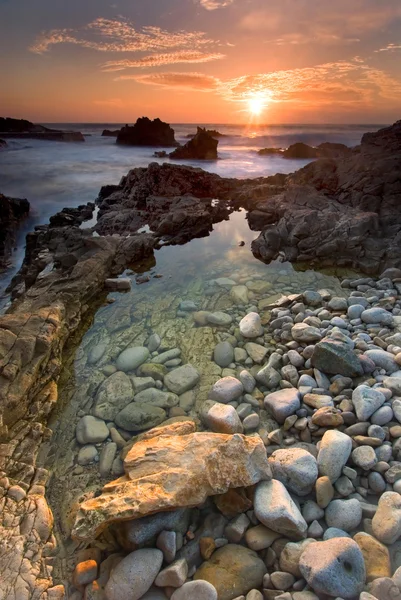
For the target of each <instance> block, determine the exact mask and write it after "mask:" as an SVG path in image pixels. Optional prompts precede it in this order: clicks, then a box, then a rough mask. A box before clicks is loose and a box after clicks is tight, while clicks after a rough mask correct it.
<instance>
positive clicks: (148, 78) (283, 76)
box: [117, 57, 401, 110]
mask: <svg viewBox="0 0 401 600" xmlns="http://www.w3.org/2000/svg"><path fill="white" fill-rule="evenodd" d="M117 79H118V80H120V81H121V80H134V81H136V82H137V83H142V84H146V85H157V86H163V87H166V88H171V89H186V90H194V91H202V92H213V93H215V94H218V95H219V96H222V97H223V98H224V99H225V100H227V101H230V102H235V103H237V104H238V105H239V106H241V105H244V106H247V105H248V103H249V101H250V100H251V99H252V98H253V97H255V95H258V96H259V97H260V98H262V99H265V100H266V102H265V103H266V104H267V105H269V104H276V105H280V104H291V105H293V106H294V107H296V108H301V109H304V110H319V109H321V108H330V107H333V106H335V107H337V108H343V109H349V110H361V109H363V108H374V107H378V106H379V105H380V104H381V103H383V102H384V101H385V102H386V103H387V104H390V105H391V106H394V107H397V106H398V105H400V103H401V81H400V80H398V79H395V78H393V77H391V76H390V75H387V74H386V73H385V72H384V71H381V70H379V69H376V68H373V67H370V66H369V65H367V64H365V63H364V62H363V61H362V59H361V58H359V57H357V58H356V59H355V60H352V61H339V62H333V63H325V64H321V65H317V66H314V67H308V68H301V69H290V70H282V71H275V72H271V73H260V74H257V75H243V76H240V77H236V78H233V79H228V80H222V79H218V78H216V77H213V76H210V75H204V74H202V73H174V72H172V73H148V74H143V75H123V76H120V77H118V78H117Z"/></svg>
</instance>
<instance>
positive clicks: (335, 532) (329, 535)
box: [323, 527, 351, 541]
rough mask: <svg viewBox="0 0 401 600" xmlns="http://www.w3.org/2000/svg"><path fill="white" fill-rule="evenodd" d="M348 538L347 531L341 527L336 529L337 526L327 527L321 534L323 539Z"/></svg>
mask: <svg viewBox="0 0 401 600" xmlns="http://www.w3.org/2000/svg"><path fill="white" fill-rule="evenodd" d="M342 537H344V538H349V537H351V536H350V534H349V533H347V532H346V531H344V530H343V529H338V527H328V528H327V529H326V531H325V532H324V534H323V540H324V541H326V540H331V539H333V538H342Z"/></svg>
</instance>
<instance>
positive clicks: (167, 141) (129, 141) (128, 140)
mask: <svg viewBox="0 0 401 600" xmlns="http://www.w3.org/2000/svg"><path fill="white" fill-rule="evenodd" d="M117 144H126V145H129V146H177V142H176V141H175V137H174V129H172V128H171V127H170V125H169V124H168V123H164V121H161V120H160V119H154V120H153V121H151V120H150V119H148V118H147V117H141V118H140V119H138V120H137V122H136V123H135V125H133V126H132V127H131V126H129V125H125V127H122V128H121V129H120V131H119V133H118V135H117Z"/></svg>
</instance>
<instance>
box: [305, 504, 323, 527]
mask: <svg viewBox="0 0 401 600" xmlns="http://www.w3.org/2000/svg"><path fill="white" fill-rule="evenodd" d="M302 516H303V518H304V519H305V521H306V522H307V523H308V524H309V523H312V521H318V520H319V519H323V517H324V510H323V509H322V508H321V507H320V506H319V505H318V504H316V502H314V501H313V500H307V501H306V502H305V504H304V505H303V507H302Z"/></svg>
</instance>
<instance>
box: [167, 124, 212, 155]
mask: <svg viewBox="0 0 401 600" xmlns="http://www.w3.org/2000/svg"><path fill="white" fill-rule="evenodd" d="M218 143H219V142H218V140H216V139H214V137H212V136H211V135H210V133H208V131H206V129H202V128H201V127H198V132H197V134H196V135H195V137H194V138H193V139H192V140H190V141H189V142H187V143H186V144H185V145H184V146H180V147H179V148H177V149H176V150H174V151H173V152H170V154H169V157H170V158H173V159H175V160H177V159H178V160H182V159H184V160H187V159H195V160H215V159H216V158H217V146H218Z"/></svg>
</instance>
